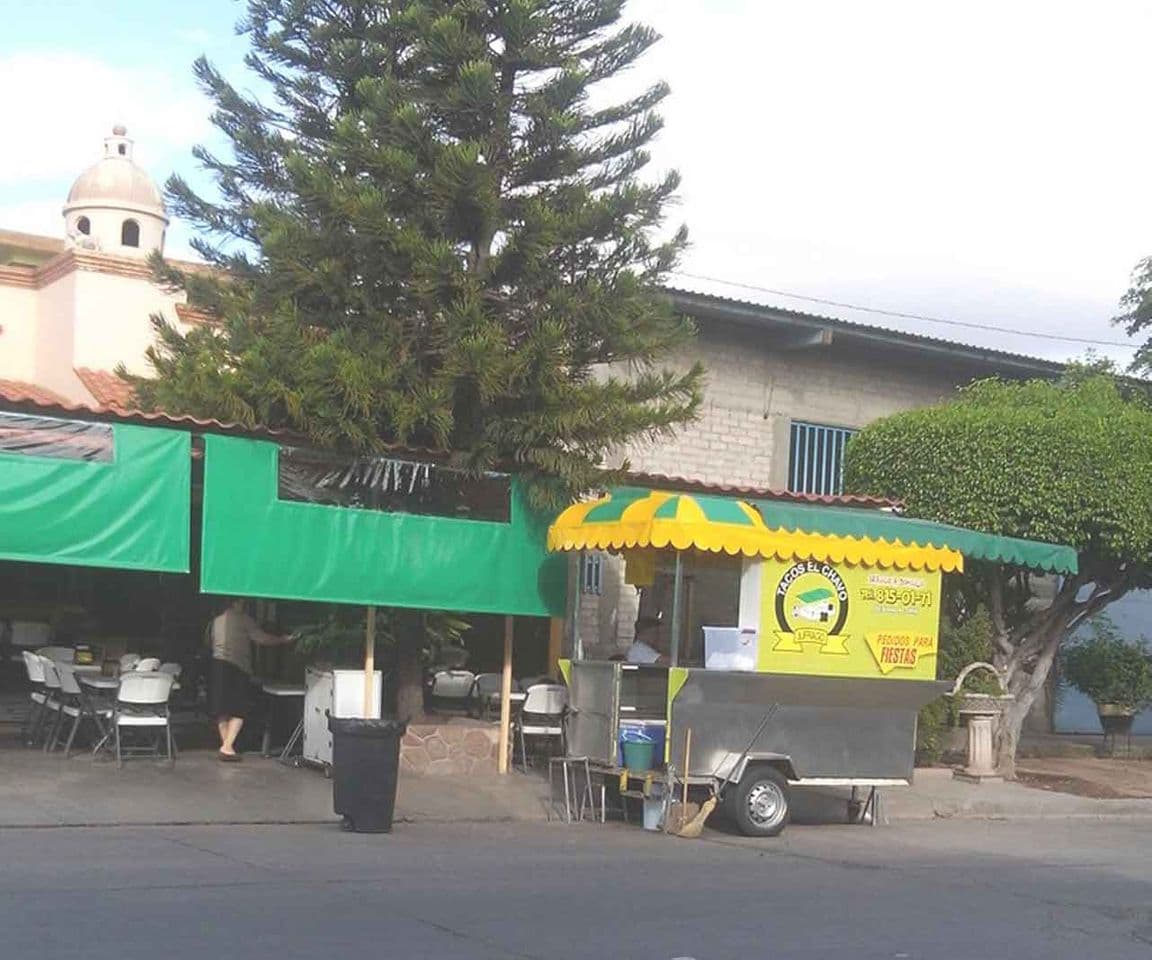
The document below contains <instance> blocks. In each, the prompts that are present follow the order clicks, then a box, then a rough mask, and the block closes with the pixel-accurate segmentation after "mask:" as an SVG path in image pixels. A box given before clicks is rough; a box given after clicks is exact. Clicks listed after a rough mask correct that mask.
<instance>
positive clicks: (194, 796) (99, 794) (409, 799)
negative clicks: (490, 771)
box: [0, 738, 1152, 828]
mask: <svg viewBox="0 0 1152 960" xmlns="http://www.w3.org/2000/svg"><path fill="white" fill-rule="evenodd" d="M9 745H11V746H10V747H9ZM4 746H5V747H9V748H8V749H0V771H2V772H3V775H2V776H0V828H3V827H50V826H100V825H138V824H139V825H144V824H165V825H167V824H233V823H235V824H250V823H271V824H276V823H335V822H336V820H337V818H336V816H335V814H334V813H333V812H332V784H331V782H330V781H329V780H326V779H325V778H324V777H323V775H321V774H320V773H318V772H317V771H315V770H311V769H307V768H303V769H297V768H292V767H286V766H283V765H281V764H280V763H278V762H276V761H275V760H264V759H262V758H261V757H259V756H251V755H249V756H248V757H246V759H245V760H244V762H243V763H239V764H222V763H220V762H219V761H218V760H217V759H216V756H215V753H214V752H213V751H208V750H190V751H187V752H185V753H183V754H181V756H180V758H179V760H178V761H177V763H176V765H175V767H172V768H169V767H168V766H166V765H165V764H163V763H154V762H152V761H137V762H133V763H129V764H126V765H125V767H124V769H123V770H117V768H116V766H115V764H114V763H111V762H109V761H99V762H95V763H94V762H93V761H92V760H91V759H90V758H89V757H88V756H87V755H78V756H74V757H72V758H71V759H69V760H65V759H64V758H63V757H62V756H61V755H60V754H58V753H57V754H55V755H51V756H46V755H45V754H43V753H41V752H40V751H38V750H24V749H21V748H20V747H18V746H16V745H15V744H14V743H13V742H12V741H11V740H8V739H7V738H5V740H4ZM1092 762H1094V763H1097V764H1104V765H1105V766H1104V767H1103V768H1102V769H1101V771H1099V772H1098V773H1097V774H1096V775H1097V776H1098V777H1103V776H1110V777H1112V778H1113V781H1114V782H1115V783H1116V784H1117V786H1116V789H1117V790H1121V789H1122V790H1124V791H1126V792H1125V793H1124V794H1123V795H1122V796H1119V797H1118V798H1116V799H1099V798H1095V797H1090V796H1073V795H1070V794H1067V793H1057V792H1052V791H1051V790H1047V789H1037V788H1035V787H1028V786H1024V785H1023V784H1019V783H1000V784H981V785H975V784H970V783H965V782H963V781H960V780H955V779H953V777H952V771H951V770H949V769H942V768H931V769H922V770H918V771H916V778H915V782H914V783H913V785H912V786H911V787H893V788H889V789H886V790H884V791H883V813H884V816H885V819H886V820H887V821H888V822H890V823H899V822H901V821H911V820H931V819H937V818H966V819H1041V818H1094V819H1107V818H1133V817H1152V798H1148V796H1149V795H1150V794H1152V764H1143V765H1141V764H1139V763H1138V762H1133V763H1132V764H1129V765H1127V766H1126V767H1125V768H1120V767H1118V766H1117V765H1116V763H1115V762H1114V761H1113V762H1109V761H1089V760H1071V761H1054V760H1047V761H1027V762H1022V764H1021V769H1022V770H1024V771H1027V772H1029V774H1033V773H1040V774H1042V775H1047V776H1053V777H1061V776H1062V777H1077V778H1083V776H1084V767H1083V764H1085V763H1092ZM1062 763H1063V764H1065V765H1066V764H1080V765H1081V766H1078V767H1076V768H1075V770H1072V769H1071V768H1068V767H1066V766H1063V767H1059V768H1056V767H1053V766H1052V764H1057V765H1059V764H1062ZM1037 764H1043V766H1041V767H1040V768H1039V769H1037V767H1036V765H1037ZM1110 782H1112V781H1110ZM547 786H548V785H547V781H546V780H545V779H544V777H543V775H541V774H533V775H529V776H525V775H523V774H521V773H512V774H510V775H509V776H507V777H497V776H490V777H468V778H464V777H419V776H412V775H409V774H405V775H403V776H402V777H401V778H400V790H399V797H398V800H397V810H396V818H397V820H398V821H399V822H431V823H437V822H444V823H448V822H489V823H498V822H530V821H536V822H539V821H542V820H544V819H545V818H546V810H545V805H546V796H547ZM793 797H794V802H793V807H794V819H795V821H796V822H797V823H825V824H833V823H835V824H839V823H843V822H844V820H845V815H846V805H845V801H846V799H847V791H844V790H831V789H823V788H820V789H815V788H813V789H804V790H801V789H797V790H795V791H794V793H793Z"/></svg>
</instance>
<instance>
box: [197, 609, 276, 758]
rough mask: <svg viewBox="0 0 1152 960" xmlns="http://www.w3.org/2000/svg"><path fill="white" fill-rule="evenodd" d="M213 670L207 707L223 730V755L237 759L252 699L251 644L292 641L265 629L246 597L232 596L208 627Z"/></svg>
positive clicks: (268, 645)
mask: <svg viewBox="0 0 1152 960" xmlns="http://www.w3.org/2000/svg"><path fill="white" fill-rule="evenodd" d="M209 634H210V638H211V644H212V671H211V675H210V677H209V686H208V709H209V712H210V713H211V715H212V716H213V717H215V718H216V729H217V731H218V732H219V734H220V759H221V760H223V761H225V762H233V763H234V762H236V761H238V760H239V759H240V754H238V753H237V752H236V738H237V737H238V736H240V731H241V730H242V729H243V728H244V720H245V718H246V717H247V716H248V714H249V712H250V710H251V702H252V648H253V646H261V647H272V646H279V645H281V644H285V643H289V642H291V638H289V637H277V636H273V635H272V634H270V633H265V632H264V631H263V630H261V629H260V626H259V625H258V624H257V623H256V621H255V620H254V619H253V618H252V617H251V616H249V615H248V614H247V613H246V612H245V610H244V601H243V600H239V599H234V600H230V601H229V602H228V606H227V607H226V608H225V610H224V612H223V613H221V614H220V615H219V616H218V617H216V619H214V620H213V621H212V623H211V625H210V627H209Z"/></svg>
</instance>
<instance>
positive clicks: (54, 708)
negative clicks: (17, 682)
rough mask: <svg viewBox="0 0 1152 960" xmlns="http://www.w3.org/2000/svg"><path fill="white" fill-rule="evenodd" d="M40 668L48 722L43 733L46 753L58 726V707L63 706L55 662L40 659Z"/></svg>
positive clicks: (49, 659) (45, 715)
mask: <svg viewBox="0 0 1152 960" xmlns="http://www.w3.org/2000/svg"><path fill="white" fill-rule="evenodd" d="M40 668H41V669H42V670H43V671H44V710H45V714H44V717H45V720H46V721H48V722H49V727H48V729H46V730H45V731H44V752H45V753H47V752H48V745H49V744H50V743H51V742H52V739H53V737H55V736H56V728H57V727H59V726H60V707H61V706H62V705H63V704H62V702H61V701H62V694H61V693H60V674H59V672H58V671H57V669H56V661H54V660H52V659H51V658H49V657H40Z"/></svg>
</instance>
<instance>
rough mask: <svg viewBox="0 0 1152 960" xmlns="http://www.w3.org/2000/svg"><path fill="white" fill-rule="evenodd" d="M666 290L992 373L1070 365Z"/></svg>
mask: <svg viewBox="0 0 1152 960" xmlns="http://www.w3.org/2000/svg"><path fill="white" fill-rule="evenodd" d="M665 290H666V292H667V294H668V295H669V296H670V297H671V298H672V300H673V301H674V302H675V303H676V305H677V307H679V308H680V309H681V310H683V311H684V312H685V313H688V314H690V315H694V316H695V315H698V313H699V312H701V311H703V312H705V313H711V314H712V315H713V316H715V315H717V314H728V319H731V320H734V321H741V320H742V321H743V322H745V323H749V322H753V323H754V322H757V321H759V322H762V323H781V324H791V325H794V326H798V327H803V328H808V329H811V328H819V327H823V328H825V329H830V330H832V331H833V333H836V332H839V333H842V334H845V335H846V336H851V337H853V338H862V339H868V340H874V341H883V342H885V343H889V344H892V345H896V346H900V347H903V348H904V349H907V350H913V351H919V352H923V353H935V354H941V353H945V354H948V355H951V356H952V357H954V358H958V359H964V360H968V361H970V362H975V363H978V364H982V365H986V366H988V367H989V368H991V369H990V370H989V373H993V372H1004V371H1005V370H1012V371H1016V372H1026V373H1030V374H1032V375H1040V376H1058V375H1059V374H1061V373H1062V372H1063V371H1064V370H1065V369H1066V367H1067V365H1066V364H1064V363H1060V362H1058V361H1055V360H1045V359H1043V358H1041V357H1031V356H1028V355H1026V354H1022V353H1011V352H1009V351H1007V350H998V349H996V348H994V347H978V346H975V345H973V344H968V343H961V342H959V341H956V340H946V339H944V338H942V337H930V336H927V335H926V334H922V333H905V332H904V331H902V330H893V329H891V328H889V327H879V326H873V325H871V324H868V323H859V322H858V321H854V320H844V319H842V318H840V317H829V316H824V315H822V314H818V313H807V312H804V311H801V310H793V309H791V308H788V307H780V306H776V305H774V304H768V303H758V302H756V301H755V300H740V299H737V298H735V297H725V296H720V295H718V294H714V293H702V292H700V291H697V290H687V289H683V288H679V287H667V288H665Z"/></svg>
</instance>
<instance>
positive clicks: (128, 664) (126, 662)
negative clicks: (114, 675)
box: [120, 653, 140, 673]
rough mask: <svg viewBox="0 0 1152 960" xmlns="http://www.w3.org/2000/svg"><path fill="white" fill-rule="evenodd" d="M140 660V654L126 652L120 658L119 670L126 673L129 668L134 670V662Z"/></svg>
mask: <svg viewBox="0 0 1152 960" xmlns="http://www.w3.org/2000/svg"><path fill="white" fill-rule="evenodd" d="M139 662H140V654H138V653H126V654H124V656H122V657H121V658H120V672H121V673H128V671H129V670H135V669H136V664H138V663H139Z"/></svg>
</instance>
